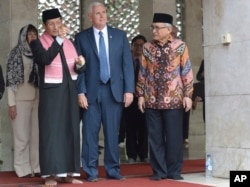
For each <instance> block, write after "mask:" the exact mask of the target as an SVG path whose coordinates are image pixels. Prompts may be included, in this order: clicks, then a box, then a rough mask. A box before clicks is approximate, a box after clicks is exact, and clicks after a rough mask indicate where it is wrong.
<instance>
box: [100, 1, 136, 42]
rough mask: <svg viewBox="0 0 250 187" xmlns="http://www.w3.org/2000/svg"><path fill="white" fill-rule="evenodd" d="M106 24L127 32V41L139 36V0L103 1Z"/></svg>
mask: <svg viewBox="0 0 250 187" xmlns="http://www.w3.org/2000/svg"><path fill="white" fill-rule="evenodd" d="M104 4H105V5H106V7H107V14H108V24H109V25H111V26H113V27H115V28H119V29H121V30H124V31H126V32H127V37H128V39H129V41H131V40H132V38H133V37H134V36H136V35H137V34H139V24H140V19H139V11H138V8H139V0H105V1H104Z"/></svg>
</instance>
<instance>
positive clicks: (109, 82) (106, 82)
mask: <svg viewBox="0 0 250 187" xmlns="http://www.w3.org/2000/svg"><path fill="white" fill-rule="evenodd" d="M109 83H110V79H109V80H108V81H107V82H106V83H104V82H102V81H101V80H100V84H102V85H107V84H109Z"/></svg>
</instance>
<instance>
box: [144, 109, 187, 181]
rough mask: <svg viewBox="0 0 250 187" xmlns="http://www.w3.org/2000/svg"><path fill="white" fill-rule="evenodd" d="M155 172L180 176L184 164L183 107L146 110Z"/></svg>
mask: <svg viewBox="0 0 250 187" xmlns="http://www.w3.org/2000/svg"><path fill="white" fill-rule="evenodd" d="M145 115H146V121H147V127H148V136H149V146H150V147H149V150H150V164H151V167H152V169H153V174H154V175H155V176H158V177H161V178H173V177H175V176H179V175H180V173H181V169H182V164H183V140H182V139H183V135H182V134H183V128H182V127H183V121H182V120H183V119H182V118H183V109H146V110H145Z"/></svg>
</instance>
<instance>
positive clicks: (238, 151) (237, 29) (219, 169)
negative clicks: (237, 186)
mask: <svg viewBox="0 0 250 187" xmlns="http://www.w3.org/2000/svg"><path fill="white" fill-rule="evenodd" d="M232 7H233V8H232ZM249 10H250V4H249V3H248V2H246V1H244V0H238V1H234V0H220V1H215V0H212V1H206V0H204V1H203V17H204V19H203V21H204V56H205V77H206V88H205V89H206V150H207V152H209V153H211V154H212V157H213V161H214V172H213V175H214V176H215V177H225V178H228V177H229V171H230V170H249V168H250V149H249V148H250V141H249V132H250V125H249V121H250V115H249V113H250V108H249V104H250V86H249V85H248V80H250V74H249V68H250V57H249V54H248V48H249V49H250V41H249V39H250V35H249V34H248V30H249V27H250V26H249V25H250V19H249V17H248V16H249ZM225 33H230V34H231V39H232V42H231V43H230V44H228V45H224V44H222V42H221V35H223V34H225Z"/></svg>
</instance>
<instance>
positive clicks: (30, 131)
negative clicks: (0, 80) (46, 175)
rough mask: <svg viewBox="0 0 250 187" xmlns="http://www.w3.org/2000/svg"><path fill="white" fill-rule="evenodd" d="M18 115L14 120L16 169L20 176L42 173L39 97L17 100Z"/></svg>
mask: <svg viewBox="0 0 250 187" xmlns="http://www.w3.org/2000/svg"><path fill="white" fill-rule="evenodd" d="M16 111H17V116H16V118H15V119H14V120H12V129H13V141H14V142H13V143H14V169H15V171H16V174H17V176H18V177H23V176H25V175H28V174H33V173H40V166H39V152H38V150H39V143H38V142H39V133H38V131H39V130H38V97H36V99H34V100H30V101H16Z"/></svg>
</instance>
